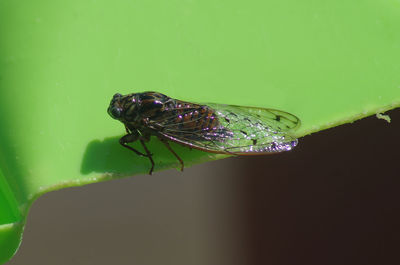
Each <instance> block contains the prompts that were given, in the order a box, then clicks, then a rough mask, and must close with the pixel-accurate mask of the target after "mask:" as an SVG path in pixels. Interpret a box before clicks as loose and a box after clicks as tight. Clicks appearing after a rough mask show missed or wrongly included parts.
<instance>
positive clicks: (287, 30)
mask: <svg viewBox="0 0 400 265" xmlns="http://www.w3.org/2000/svg"><path fill="white" fill-rule="evenodd" d="M399 32H400V2H399V1H395V0H387V1H375V0H360V1H329V2H326V1H295V0H290V1H289V0H287V1H261V0H260V1H247V2H244V1H237V0H229V1H227V0H223V1H215V0H202V1H186V0H172V1H158V0H156V1H144V0H136V1H123V0H117V1H102V0H100V1H92V0H71V1H61V0H56V1H43V0H38V1H27V0H23V1H11V0H3V1H1V2H0V34H1V42H0V124H1V130H0V171H1V172H0V249H1V251H0V262H1V261H5V260H7V259H9V258H10V257H11V256H12V254H13V253H14V251H15V250H16V248H17V246H18V244H19V240H20V235H21V231H22V228H23V224H24V222H25V217H26V214H27V211H28V208H29V205H30V204H31V203H32V202H33V201H34V199H35V198H37V197H38V196H39V195H40V194H43V193H44V192H47V191H51V190H55V189H59V188H63V187H68V186H76V185H83V184H87V183H92V182H97V181H101V180H105V179H110V178H113V177H119V176H126V175H133V174H144V173H147V172H148V170H149V162H148V160H147V159H146V158H140V157H137V156H133V154H132V153H130V152H128V151H127V150H125V149H123V148H122V147H120V146H119V144H118V138H119V137H120V136H121V135H123V133H124V129H123V126H122V125H121V124H120V123H118V122H117V121H115V120H112V119H111V118H110V117H109V116H108V115H107V113H106V109H107V106H108V104H109V101H110V99H111V97H112V95H113V94H114V93H116V92H120V93H122V94H125V93H132V92H140V91H146V90H156V91H159V92H163V93H165V94H167V95H169V96H171V97H175V98H179V99H182V100H188V101H194V102H215V103H226V104H236V105H249V106H259V107H270V108H276V109H281V110H285V111H287V112H290V113H293V114H295V115H296V116H298V117H299V118H300V119H301V121H302V127H301V129H300V130H299V131H298V133H297V134H298V136H303V135H305V134H309V133H312V132H317V131H319V130H321V129H325V128H329V127H333V126H336V125H339V124H343V123H345V122H351V121H354V120H356V119H359V118H362V117H365V116H367V115H371V114H375V113H377V112H381V111H384V110H388V109H391V108H394V107H397V106H399V105H400V75H399V73H400V64H399V62H400V53H399V50H400V34H399ZM173 148H174V149H175V150H176V151H177V152H178V153H179V154H180V155H181V157H182V158H183V159H184V161H185V163H186V165H190V164H191V163H198V162H201V161H206V160H209V159H215V158H217V157H216V156H214V155H210V154H206V153H202V152H199V151H189V150H187V149H186V148H183V147H179V146H176V145H173ZM298 148H302V146H301V142H300V145H299V147H298ZM149 149H150V150H151V151H152V152H153V153H154V159H155V161H156V165H157V167H156V170H161V169H163V168H168V167H172V166H173V167H176V166H178V164H177V162H176V160H175V158H174V157H173V156H172V155H171V154H170V153H169V152H168V151H167V150H165V148H164V147H163V146H162V145H161V144H160V143H158V142H157V141H152V143H151V144H150V145H149ZM219 157H221V156H219ZM1 224H2V225H1Z"/></svg>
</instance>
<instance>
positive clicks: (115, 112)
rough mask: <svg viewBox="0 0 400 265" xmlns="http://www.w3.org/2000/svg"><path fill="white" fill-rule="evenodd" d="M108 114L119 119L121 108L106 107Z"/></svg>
mask: <svg viewBox="0 0 400 265" xmlns="http://www.w3.org/2000/svg"><path fill="white" fill-rule="evenodd" d="M108 114H110V116H111V117H113V118H114V119H119V118H121V114H122V109H121V108H118V107H111V108H109V109H108Z"/></svg>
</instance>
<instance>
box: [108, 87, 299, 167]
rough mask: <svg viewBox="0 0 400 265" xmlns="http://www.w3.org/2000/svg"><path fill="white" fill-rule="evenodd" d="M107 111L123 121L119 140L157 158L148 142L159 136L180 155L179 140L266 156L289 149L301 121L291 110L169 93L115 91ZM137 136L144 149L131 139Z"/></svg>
mask: <svg viewBox="0 0 400 265" xmlns="http://www.w3.org/2000/svg"><path fill="white" fill-rule="evenodd" d="M108 114H109V115H110V116H111V117H112V118H114V119H116V120H119V121H121V122H122V123H123V124H124V125H125V129H126V133H127V134H126V135H125V136H123V137H121V139H120V140H119V142H120V144H121V145H122V146H123V147H125V148H127V149H129V150H131V151H133V152H134V153H136V154H137V155H140V156H144V157H147V158H148V159H149V160H150V163H151V168H150V171H149V174H151V173H152V172H153V169H154V160H153V158H152V153H150V151H149V150H148V148H147V146H146V142H148V141H150V137H151V136H156V137H157V138H158V139H159V140H160V141H161V142H162V143H163V144H164V145H165V146H166V148H168V150H169V151H170V152H171V153H172V154H173V155H174V156H175V157H176V158H177V159H178V160H179V163H180V165H181V170H183V168H184V163H183V160H182V159H181V158H180V157H179V155H178V154H177V153H176V152H175V151H174V150H173V149H172V148H171V146H170V145H169V142H170V141H171V142H175V143H178V144H181V145H183V146H187V147H189V148H193V149H198V150H201V151H205V152H210V153H217V154H228V155H264V154H269V153H275V152H282V151H288V150H291V149H293V148H294V147H295V146H296V145H297V142H298V141H297V139H296V138H295V137H294V136H293V135H292V132H293V131H294V130H295V129H296V128H298V127H299V125H300V120H299V119H298V118H297V117H296V116H294V115H292V114H290V113H287V112H284V111H280V110H274V109H266V108H255V107H243V106H234V105H224V104H213V103H207V104H198V103H191V102H186V101H182V100H178V99H173V98H170V97H168V96H166V95H163V94H161V93H158V92H143V93H132V94H128V95H121V94H118V93H117V94H115V95H114V97H113V98H112V100H111V102H110V106H109V107H108ZM135 141H139V142H140V143H141V145H142V146H143V149H144V153H143V152H140V151H138V150H136V149H134V148H133V147H132V146H130V145H128V144H129V143H132V142H135Z"/></svg>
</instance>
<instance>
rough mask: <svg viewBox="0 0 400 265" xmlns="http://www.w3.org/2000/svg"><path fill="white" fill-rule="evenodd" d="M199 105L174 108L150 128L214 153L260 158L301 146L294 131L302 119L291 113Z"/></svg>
mask: <svg viewBox="0 0 400 265" xmlns="http://www.w3.org/2000/svg"><path fill="white" fill-rule="evenodd" d="M195 106H196V107H193V108H184V109H178V110H177V109H171V110H170V111H168V112H166V113H164V115H163V119H160V120H158V121H154V122H153V124H150V127H153V128H158V129H157V131H158V133H159V134H160V135H161V136H163V137H165V138H167V139H169V140H171V141H174V142H177V143H180V144H183V145H186V146H189V147H192V148H196V149H200V150H203V151H207V152H213V153H225V154H237V155H256V154H265V153H271V152H281V151H288V150H291V149H292V148H293V147H295V146H296V145H297V139H296V138H295V137H293V136H292V134H291V132H292V131H293V130H295V129H296V128H298V127H299V126H300V120H299V119H298V118H297V117H296V116H294V115H292V114H290V113H287V112H284V111H280V110H274V109H265V108H254V107H242V106H234V105H223V104H207V105H195ZM177 115H178V116H179V115H180V118H177ZM185 117H188V118H186V119H185ZM204 124H210V125H212V126H204Z"/></svg>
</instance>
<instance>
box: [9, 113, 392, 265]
mask: <svg viewBox="0 0 400 265" xmlns="http://www.w3.org/2000/svg"><path fill="white" fill-rule="evenodd" d="M388 114H389V115H390V117H391V118H392V123H390V124H388V123H387V122H386V121H384V120H379V119H377V118H376V117H370V118H367V119H364V120H361V121H358V122H356V123H354V124H349V125H344V126H340V127H337V128H334V129H330V130H327V131H323V132H320V133H317V134H314V135H312V136H307V137H305V138H302V139H300V143H299V146H298V147H297V148H296V149H295V150H294V151H292V152H288V153H282V154H278V155H273V156H263V157H235V158H228V159H225V160H220V161H214V162H210V163H206V164H202V165H197V166H193V167H191V168H187V169H185V171H184V173H183V174H182V173H180V172H178V171H176V170H169V171H164V172H160V173H155V174H154V175H153V176H147V175H143V176H135V177H131V178H127V179H121V180H114V181H111V182H104V183H98V184H92V185H88V186H84V187H79V188H70V189H65V190H61V191H57V192H52V193H49V194H46V195H44V196H43V197H41V198H39V200H38V201H37V202H36V203H35V204H34V205H33V207H32V209H31V212H30V214H29V216H28V222H27V226H26V230H25V233H24V240H23V243H22V246H21V248H20V250H19V251H18V253H17V254H16V256H15V257H14V259H13V260H12V261H10V262H9V263H8V264H10V265H11V264H13V265H14V264H15V265H16V264H59V265H64V264H68V265H70V264H96V265H101V264H140V265H155V264H157V265H169V264H171V265H172V264H173V265H180V264H182V265H236V264H238V265H247V264H252V265H253V264H257V265H258V264H271V265H277V264H283V265H286V264H290V265H293V264H307V265H312V264H316V265H317V264H318V265H325V264H352V265H356V264H376V265H389V264H394V265H395V264H396V265H397V264H400V229H399V225H400V223H399V221H400V218H399V217H400V212H399V210H400V192H399V191H400V161H399V147H400V140H399V135H400V110H395V111H391V112H388Z"/></svg>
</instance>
